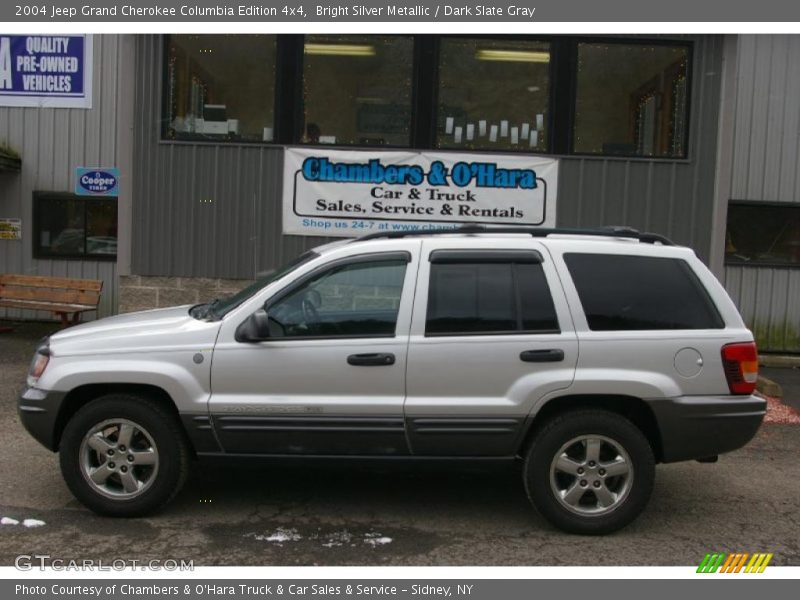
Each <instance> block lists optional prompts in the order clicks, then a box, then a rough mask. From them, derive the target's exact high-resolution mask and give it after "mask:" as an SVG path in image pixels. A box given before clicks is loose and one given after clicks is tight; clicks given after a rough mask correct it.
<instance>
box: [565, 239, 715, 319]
mask: <svg viewBox="0 0 800 600" xmlns="http://www.w3.org/2000/svg"><path fill="white" fill-rule="evenodd" d="M564 262H566V263H567V268H568V269H569V272H570V275H571V276H572V281H573V282H574V283H575V288H576V289H577V290H578V296H579V297H580V300H581V304H582V305H583V311H584V313H585V314H586V321H587V323H588V325H589V329H591V330H592V331H640V330H663V329H721V328H723V327H724V326H725V323H724V322H723V321H722V318H721V317H720V316H719V313H718V312H717V310H716V308H715V307H714V305H713V304H712V302H711V300H710V298H709V297H708V293H707V292H706V291H705V288H704V287H703V284H702V283H700V282H699V281H698V280H697V277H696V276H695V274H694V273H693V272H692V269H691V267H689V265H688V264H687V263H686V261H684V260H680V259H676V258H658V257H651V256H629V255H622V254H581V253H569V254H565V255H564Z"/></svg>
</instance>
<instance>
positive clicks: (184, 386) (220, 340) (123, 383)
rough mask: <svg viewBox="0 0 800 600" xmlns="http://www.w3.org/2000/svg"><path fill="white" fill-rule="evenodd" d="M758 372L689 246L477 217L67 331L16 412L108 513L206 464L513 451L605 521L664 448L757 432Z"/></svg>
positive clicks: (318, 253)
mask: <svg viewBox="0 0 800 600" xmlns="http://www.w3.org/2000/svg"><path fill="white" fill-rule="evenodd" d="M757 368H758V367H757V356H756V348H755V344H754V342H753V336H752V334H751V332H750V331H748V329H747V328H746V327H745V325H744V324H743V322H742V319H741V317H740V316H739V314H738V312H737V310H736V308H735V307H734V305H733V303H732V302H731V300H730V298H729V297H728V295H727V294H726V292H725V290H724V289H723V288H722V286H721V285H720V284H719V282H718V281H717V280H716V279H715V278H714V276H713V275H712V274H711V273H710V272H709V271H708V269H706V267H705V266H704V265H703V264H702V263H701V262H700V260H699V259H698V258H697V257H696V256H695V254H694V253H693V252H692V250H690V249H688V248H682V247H677V246H675V245H672V244H671V243H670V242H669V240H666V239H664V238H662V237H660V236H657V235H654V234H640V233H638V232H636V231H634V230H630V229H614V230H605V229H601V230H543V229H527V230H526V229H519V228H517V229H514V228H511V229H509V228H503V229H486V228H480V227H471V228H464V229H462V230H459V231H456V232H453V230H450V231H449V232H444V231H438V232H427V233H425V232H420V231H417V232H412V233H408V232H406V233H387V234H374V235H370V236H367V237H365V238H361V239H359V240H354V241H340V242H336V243H333V244H329V245H325V246H322V247H319V248H317V249H315V250H313V251H311V252H307V253H305V254H303V255H302V256H300V257H299V258H298V259H297V260H295V261H294V262H293V263H292V264H290V265H288V266H287V267H285V268H283V269H281V270H279V271H277V272H275V273H273V274H272V275H270V276H269V277H267V278H265V279H262V280H260V281H257V282H256V283H255V284H253V285H252V286H250V287H248V288H246V289H244V290H242V291H241V292H239V293H238V294H236V295H235V296H232V297H230V298H226V299H222V300H216V301H214V302H212V303H209V304H202V305H199V306H180V307H175V308H168V309H159V310H151V311H146V312H140V313H134V314H126V315H120V316H116V317H111V318H107V319H101V320H99V321H96V322H94V323H88V324H85V325H79V326H77V327H71V328H69V329H66V330H63V331H61V332H59V333H56V334H55V335H53V336H51V337H50V338H49V339H47V340H45V341H44V342H43V343H42V345H41V346H40V347H39V349H38V350H37V352H36V355H35V357H34V359H33V362H32V364H31V368H30V373H29V375H28V381H27V387H26V389H25V391H24V392H23V394H22V396H21V398H20V400H19V413H20V417H21V419H22V422H23V423H24V425H25V427H26V428H27V429H28V431H30V433H31V434H32V435H33V436H34V437H35V438H36V439H37V440H39V441H40V442H41V443H42V444H44V445H45V446H47V447H48V448H49V449H51V450H54V451H58V452H59V453H60V462H61V470H62V472H63V475H64V478H65V480H66V482H67V484H68V485H69V488H70V490H71V491H72V493H73V494H74V495H75V496H76V497H77V498H78V499H79V500H80V501H81V502H83V503H84V504H85V505H86V506H88V507H89V508H91V509H92V510H94V511H96V512H98V513H103V514H107V515H119V516H136V515H143V514H145V513H149V512H152V511H154V510H155V509H157V508H159V507H160V506H162V505H163V504H165V503H166V502H167V501H168V500H170V499H171V498H172V497H173V496H174V495H175V494H176V493H177V491H178V490H179V489H180V487H181V484H182V483H183V481H184V478H185V476H186V473H187V469H188V466H189V462H190V461H191V460H192V459H199V460H202V459H204V458H208V457H227V458H228V459H229V460H232V461H241V460H243V459H244V458H246V457H258V456H260V457H264V456H269V457H276V456H296V455H304V456H316V457H330V458H336V459H344V458H353V457H362V458H363V457H371V458H393V459H396V458H398V457H404V458H407V459H415V458H431V457H440V458H452V459H455V458H457V459H477V458H479V459H487V458H494V459H498V460H503V459H507V460H515V459H521V460H523V461H524V469H523V473H524V484H525V489H526V491H527V494H528V496H529V497H530V499H531V501H532V503H533V504H534V506H535V507H536V508H537V509H538V510H539V511H540V512H541V514H542V515H544V516H545V517H546V518H547V519H548V520H550V521H551V522H552V523H553V524H555V525H556V526H557V527H560V528H562V529H564V530H566V531H570V532H577V533H588V534H599V533H608V532H611V531H614V530H617V529H619V528H620V527H623V526H624V525H626V524H627V523H629V522H630V521H632V520H633V519H634V518H635V517H636V516H637V515H638V514H639V513H640V512H641V511H642V510H643V508H644V507H645V505H646V503H647V501H648V498H649V496H650V493H651V490H652V488H653V480H654V475H655V464H656V463H659V462H664V463H667V462H674V461H681V460H689V459H697V460H705V461H713V460H714V459H715V458H716V456H717V455H718V454H720V453H723V452H728V451H730V450H734V449H736V448H739V447H741V446H743V445H744V444H746V443H747V442H748V441H749V440H750V439H751V438H752V437H753V435H754V434H755V432H756V430H757V429H758V427H759V425H760V423H761V421H762V419H763V416H764V414H765V411H766V405H765V402H764V401H763V400H762V399H759V398H757V397H755V396H753V395H751V394H752V392H753V391H754V386H755V382H756V378H757ZM454 501H456V499H454Z"/></svg>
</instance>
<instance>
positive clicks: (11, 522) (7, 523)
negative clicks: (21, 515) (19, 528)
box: [0, 517, 19, 525]
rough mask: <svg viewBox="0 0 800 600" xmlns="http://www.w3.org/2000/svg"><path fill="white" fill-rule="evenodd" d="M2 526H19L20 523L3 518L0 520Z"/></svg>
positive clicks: (9, 518)
mask: <svg viewBox="0 0 800 600" xmlns="http://www.w3.org/2000/svg"><path fill="white" fill-rule="evenodd" d="M0 525H19V521H17V520H16V519H12V518H11V517H3V518H2V519H0Z"/></svg>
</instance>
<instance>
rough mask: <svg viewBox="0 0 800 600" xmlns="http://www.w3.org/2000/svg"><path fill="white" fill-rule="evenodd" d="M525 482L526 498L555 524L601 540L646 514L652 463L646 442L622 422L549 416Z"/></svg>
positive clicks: (583, 413)
mask: <svg viewBox="0 0 800 600" xmlns="http://www.w3.org/2000/svg"><path fill="white" fill-rule="evenodd" d="M523 478H524V482H525V491H526V492H527V494H528V498H529V499H530V500H531V502H532V503H533V505H534V506H535V507H536V509H537V510H538V511H539V513H541V515H542V516H543V517H544V518H546V519H547V520H548V521H550V522H551V523H552V524H553V525H555V526H556V527H558V528H559V529H562V530H564V531H566V532H569V533H577V534H584V535H602V534H606V533H611V532H613V531H617V530H619V529H621V528H623V527H625V526H626V525H628V524H629V523H630V522H631V521H633V520H634V519H635V518H636V517H637V516H638V515H639V514H640V513H641V512H642V510H644V507H645V506H646V505H647V502H648V500H649V499H650V494H651V492H652V490H653V482H654V480H655V459H654V457H653V450H652V448H651V447H650V443H649V442H648V441H647V438H645V436H644V434H642V432H641V430H639V428H638V427H636V426H635V425H634V424H633V423H631V422H630V421H629V420H628V419H626V418H625V417H623V416H621V415H619V414H616V413H612V412H609V411H604V410H596V409H579V410H573V411H569V412H565V413H562V414H559V415H557V416H555V417H553V418H552V419H551V420H549V421H547V422H546V423H545V424H544V425H543V426H542V427H541V429H540V430H539V431H537V432H536V435H535V438H534V440H533V443H532V444H531V446H530V448H529V450H528V453H527V456H526V457H525V466H524V472H523Z"/></svg>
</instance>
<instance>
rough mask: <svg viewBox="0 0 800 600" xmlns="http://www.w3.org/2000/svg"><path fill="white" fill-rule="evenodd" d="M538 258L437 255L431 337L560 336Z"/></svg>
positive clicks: (429, 318)
mask: <svg viewBox="0 0 800 600" xmlns="http://www.w3.org/2000/svg"><path fill="white" fill-rule="evenodd" d="M540 260H541V259H540V257H539V255H538V253H529V254H528V255H527V256H526V255H525V254H523V253H520V254H518V255H517V256H510V255H501V254H497V253H490V252H487V253H485V254H483V255H482V254H480V253H477V252H470V253H466V254H465V253H458V252H455V253H452V254H447V253H446V252H445V253H442V252H440V253H434V257H432V264H431V273H430V285H429V290H428V311H427V318H426V326H425V334H426V335H428V336H447V335H476V334H484V335H488V334H520V333H557V332H558V331H559V327H558V319H557V318H556V313H555V307H554V305H553V298H552V296H551V294H550V289H549V287H548V285H547V280H546V278H545V275H544V272H543V271H542V265H541V264H540V262H539V261H540Z"/></svg>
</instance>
